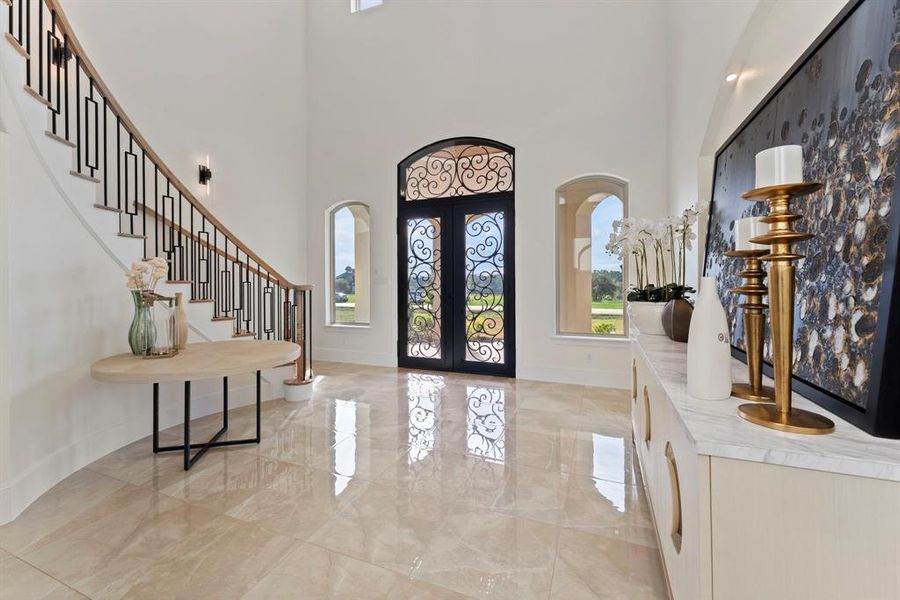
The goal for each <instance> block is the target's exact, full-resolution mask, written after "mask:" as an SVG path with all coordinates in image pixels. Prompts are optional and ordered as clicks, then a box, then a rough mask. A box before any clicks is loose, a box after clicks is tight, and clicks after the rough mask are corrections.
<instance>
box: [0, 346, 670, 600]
mask: <svg viewBox="0 0 900 600" xmlns="http://www.w3.org/2000/svg"><path fill="white" fill-rule="evenodd" d="M317 366H318V374H319V375H320V377H321V378H320V381H319V382H318V383H317V387H316V392H315V396H314V398H313V400H311V401H309V402H308V403H305V404H292V403H287V402H284V401H281V400H275V401H271V402H267V403H264V404H263V415H262V418H263V441H262V443H261V444H260V445H259V446H238V447H234V448H231V449H218V450H214V451H211V452H210V453H208V454H207V455H206V456H205V457H204V458H203V459H202V460H201V461H200V462H199V463H197V465H196V466H195V467H194V468H193V469H192V470H191V471H189V472H187V473H185V472H184V471H183V470H182V469H181V456H180V455H179V454H177V453H174V454H163V455H156V456H154V455H153V454H152V452H151V449H150V439H149V438H147V439H144V440H141V441H139V442H136V443H134V444H132V445H130V446H127V447H125V448H122V449H121V450H118V451H116V452H113V453H112V454H109V455H107V456H105V457H103V458H101V459H100V460H98V461H97V462H95V463H93V464H91V465H88V466H87V467H86V468H84V469H82V470H80V471H78V472H76V473H74V474H73V475H72V476H70V477H68V478H67V479H65V480H64V481H62V482H61V483H60V484H59V485H57V486H56V487H54V488H53V489H52V490H50V491H49V492H47V493H46V494H44V495H43V496H42V497H41V498H40V499H38V500H37V501H36V502H35V503H34V504H33V505H32V506H30V507H29V508H28V509H27V510H26V511H25V513H24V514H22V515H21V516H20V517H19V518H18V519H16V520H15V521H13V522H12V523H9V524H7V525H5V526H3V527H0V598H2V599H3V600H7V599H9V600H12V599H16V600H20V599H32V598H54V599H60V598H83V597H89V598H164V599H173V598H190V599H201V598H213V599H216V600H219V599H226V598H248V599H249V598H253V599H262V598H265V599H269V598H291V599H294V598H348V599H363V598H423V599H424V598H429V599H431V598H434V599H443V598H448V599H449V598H514V599H522V600H525V599H529V598H561V599H566V600H575V599H579V598H627V599H637V598H665V597H666V592H665V581H664V575H663V573H662V569H661V565H660V560H659V554H658V551H657V547H656V540H655V537H654V534H653V530H652V524H651V520H650V513H649V509H648V507H647V501H646V498H645V497H644V493H643V491H642V489H641V487H640V481H639V477H640V474H639V473H638V468H637V466H636V464H635V461H634V460H633V453H632V445H631V434H630V426H629V417H628V410H629V406H628V400H627V395H626V393H625V392H624V391H622V390H612V389H604V388H596V387H584V386H577V385H560V384H549V383H539V382H533V381H524V380H509V379H499V378H486V377H477V376H470V375H460V374H438V373H430V372H415V371H405V370H398V369H385V368H375V367H362V366H357V365H339V364H321V365H317ZM253 415H254V412H253V408H252V407H243V408H240V409H237V410H233V411H232V413H231V417H230V419H231V423H230V425H231V427H230V430H229V434H228V435H231V436H234V437H241V436H246V435H247V434H249V433H250V432H251V431H252V429H253V427H254V420H253ZM220 418H221V417H220V416H219V415H213V416H211V417H206V418H203V419H198V420H197V421H194V422H192V430H195V431H196V432H197V433H196V435H197V436H198V439H199V437H200V436H208V435H209V434H210V432H212V431H214V430H215V429H216V428H217V427H218V425H219V421H220ZM180 435H181V430H180V427H178V428H173V429H171V430H168V431H167V432H165V433H164V434H163V437H164V438H166V439H165V441H166V443H169V441H171V442H173V443H177V440H178V436H180ZM251 435H252V434H251Z"/></svg>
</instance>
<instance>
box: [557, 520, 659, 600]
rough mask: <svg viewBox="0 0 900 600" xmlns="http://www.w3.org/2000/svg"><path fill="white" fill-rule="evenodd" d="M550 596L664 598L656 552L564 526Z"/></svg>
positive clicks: (562, 598)
mask: <svg viewBox="0 0 900 600" xmlns="http://www.w3.org/2000/svg"><path fill="white" fill-rule="evenodd" d="M550 597H551V598H554V599H560V600H574V599H580V598H584V599H588V598H616V599H621V600H626V599H627V600H632V599H647V600H649V599H659V600H664V599H665V598H666V583H665V579H664V575H663V572H662V567H661V565H660V561H659V552H658V551H657V550H656V549H655V548H648V547H646V546H642V545H640V544H631V543H629V542H626V541H622V540H616V539H613V538H609V537H604V536H597V535H593V534H590V533H585V532H582V531H575V530H572V529H563V530H562V531H561V533H560V536H559V554H558V556H557V559H556V567H555V568H554V572H553V588H552V590H551V593H550Z"/></svg>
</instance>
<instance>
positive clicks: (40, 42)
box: [37, 0, 50, 96]
mask: <svg viewBox="0 0 900 600" xmlns="http://www.w3.org/2000/svg"><path fill="white" fill-rule="evenodd" d="M37 70H38V94H40V95H41V96H43V95H44V2H43V0H41V1H40V2H39V3H38V69H37ZM47 85H50V82H49V81H48V82H47Z"/></svg>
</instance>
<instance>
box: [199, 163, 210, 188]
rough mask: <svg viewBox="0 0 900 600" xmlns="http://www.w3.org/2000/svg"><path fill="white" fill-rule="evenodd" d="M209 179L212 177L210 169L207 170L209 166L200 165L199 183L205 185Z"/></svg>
mask: <svg viewBox="0 0 900 600" xmlns="http://www.w3.org/2000/svg"><path fill="white" fill-rule="evenodd" d="M210 179H212V171H210V170H209V166H208V165H200V185H207V184H208V183H209V180H210Z"/></svg>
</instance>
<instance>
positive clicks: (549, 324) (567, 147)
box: [308, 1, 667, 387]
mask: <svg viewBox="0 0 900 600" xmlns="http://www.w3.org/2000/svg"><path fill="white" fill-rule="evenodd" d="M308 9H309V13H308V18H309V70H308V77H309V79H308V82H309V88H308V90H309V100H308V103H309V138H308V145H309V148H313V149H314V151H313V152H310V153H309V163H308V173H309V187H308V190H309V193H308V196H309V218H308V223H309V234H308V235H309V252H308V254H309V257H310V264H309V273H310V277H311V281H312V282H313V283H314V284H315V285H316V286H317V287H316V290H317V291H316V304H317V307H316V308H317V312H316V315H315V319H314V322H315V323H316V324H317V325H316V330H315V333H314V336H313V339H314V341H315V351H316V353H317V357H318V358H320V359H332V360H343V361H347V362H364V363H374V364H384V365H392V364H396V347H397V346H396V339H397V312H396V306H397V304H396V303H397V291H396V290H397V288H396V286H397V273H396V270H397V254H396V252H397V248H396V239H397V238H396V214H397V213H396V202H397V163H398V162H399V161H400V160H401V159H402V158H403V157H405V156H406V155H407V154H409V153H410V152H412V151H414V150H416V149H418V148H420V147H422V146H424V145H426V144H429V143H431V142H434V141H437V140H440V139H444V138H448V137H455V136H463V135H473V136H482V137H487V138H491V139H496V140H498V141H501V142H505V143H507V144H510V145H512V146H514V147H515V149H516V231H517V240H518V245H517V249H516V265H517V272H516V279H517V281H516V284H517V285H516V287H517V296H516V302H517V320H518V323H517V324H518V360H517V374H518V376H519V377H524V378H538V379H548V380H559V381H573V382H592V383H604V384H607V385H617V386H621V387H625V386H626V385H627V383H628V378H627V372H628V370H627V365H628V359H627V354H628V349H627V346H626V345H624V344H622V343H621V342H620V343H616V342H604V341H598V340H588V341H584V340H575V341H572V340H567V339H563V338H560V337H557V336H556V335H555V323H556V316H555V311H556V291H555V289H554V283H555V231H554V225H553V224H554V219H555V217H554V214H555V190H556V188H557V187H558V186H559V185H560V184H561V183H563V182H565V181H567V180H569V179H571V178H572V177H575V176H577V175H582V174H586V173H613V174H616V175H618V176H620V177H623V178H625V179H627V180H628V181H629V182H630V185H629V193H630V208H629V214H631V215H633V216H638V217H642V216H644V217H651V216H659V215H662V214H664V212H665V210H666V208H667V204H666V161H665V154H666V143H665V136H666V114H665V103H666V99H665V92H666V86H665V72H664V70H665V66H666V64H665V60H664V58H663V57H664V55H665V19H664V17H665V11H664V10H663V8H662V5H661V4H660V3H657V2H590V3H587V2H585V3H550V2H515V3H511V2H391V1H389V2H386V3H385V4H384V5H383V6H380V7H378V8H374V9H371V10H367V11H363V12H360V13H357V14H350V13H349V10H348V7H347V5H346V3H344V2H314V3H310V4H309V6H308ZM349 199H353V200H359V201H363V202H367V203H369V204H370V206H371V226H372V257H371V264H372V269H373V273H372V283H373V289H372V305H371V327H370V328H369V329H359V328H355V329H353V330H348V329H339V328H330V327H324V326H323V325H322V324H323V323H324V315H325V312H324V306H325V305H324V302H325V297H324V293H323V290H324V289H325V288H324V283H325V281H324V278H325V273H326V272H327V271H326V269H325V266H326V265H325V256H326V253H325V248H326V244H327V239H326V232H325V230H324V229H323V228H322V226H321V224H322V223H323V222H325V220H324V213H325V210H326V208H327V207H328V206H331V205H333V204H334V203H335V202H338V201H341V200H349Z"/></svg>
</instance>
